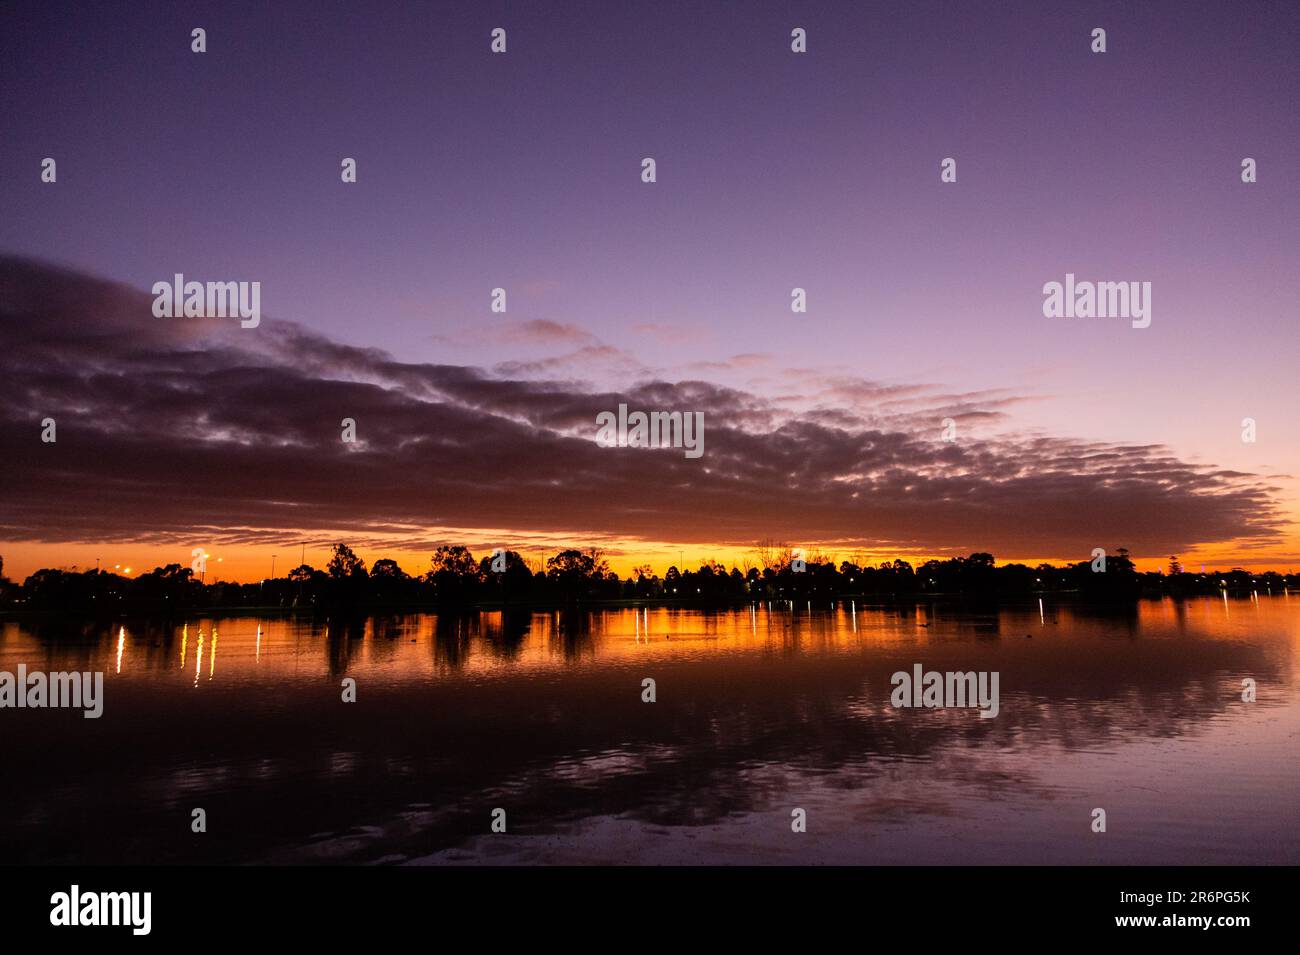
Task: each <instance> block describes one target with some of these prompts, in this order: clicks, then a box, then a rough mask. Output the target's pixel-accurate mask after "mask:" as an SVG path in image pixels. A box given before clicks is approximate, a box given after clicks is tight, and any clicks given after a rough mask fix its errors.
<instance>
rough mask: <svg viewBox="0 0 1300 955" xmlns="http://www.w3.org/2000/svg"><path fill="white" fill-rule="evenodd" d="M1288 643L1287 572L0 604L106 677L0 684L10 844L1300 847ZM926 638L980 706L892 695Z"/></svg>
mask: <svg viewBox="0 0 1300 955" xmlns="http://www.w3.org/2000/svg"><path fill="white" fill-rule="evenodd" d="M1298 641H1300V595H1298V596H1297V597H1296V598H1295V599H1292V598H1291V596H1290V595H1289V594H1280V595H1260V596H1258V597H1254V596H1252V597H1250V598H1248V599H1233V598H1226V599H1220V598H1195V599H1188V600H1185V601H1175V600H1172V599H1165V600H1158V601H1157V600H1151V601H1141V602H1137V603H1134V604H1131V605H1126V606H1123V607H1090V606H1086V605H1079V604H1073V605H1072V604H1070V603H1061V602H1057V601H1055V599H1053V600H1051V601H1048V602H1047V604H1046V605H1045V606H1043V607H1042V608H1040V607H1039V606H1038V604H1037V603H1036V602H1035V603H1033V604H1032V605H1023V606H1007V605H1005V604H1004V605H1001V606H999V605H976V604H962V603H956V602H953V603H943V602H935V601H929V602H919V603H918V602H913V601H908V602H906V603H902V604H894V605H888V606H881V605H878V604H877V605H872V606H867V605H863V604H860V603H856V604H855V603H851V602H835V603H834V604H831V603H829V602H823V603H822V604H821V605H820V606H819V605H812V606H807V605H803V606H791V605H789V604H776V603H773V604H770V605H769V604H766V603H764V604H761V605H755V606H751V607H745V608H742V609H736V610H727V611H703V610H693V609H680V608H663V607H649V608H622V607H620V608H612V609H593V610H590V611H585V610H584V611H563V612H560V611H557V612H528V611H510V612H505V613H503V612H481V613H478V612H475V613H470V614H461V615H453V614H443V615H435V614H409V615H401V614H397V615H389V616H373V617H369V618H359V619H338V618H336V619H327V618H316V619H312V618H308V617H298V618H291V617H284V616H267V617H258V616H231V617H222V616H208V617H195V618H192V619H189V620H186V621H175V622H166V623H164V622H162V621H148V620H132V619H124V620H120V621H114V622H113V623H112V624H111V625H110V624H103V623H101V624H75V623H74V624H70V623H68V622H66V621H50V620H43V621H37V620H35V619H26V620H13V619H11V620H7V621H3V622H0V670H6V671H10V672H17V668H18V666H19V664H25V665H26V666H27V668H28V670H29V671H31V670H42V671H47V672H53V671H65V670H81V671H86V670H92V671H103V673H104V709H103V715H102V717H101V718H99V719H84V718H83V717H82V714H81V712H80V711H79V710H31V709H22V710H18V709H4V710H0V726H2V727H3V732H2V735H0V752H2V753H3V756H4V765H5V785H4V786H3V787H0V813H2V814H0V820H2V821H0V853H2V854H3V856H2V857H3V859H4V861H5V862H8V863H19V862H24V863H26V862H53V863H83V862H90V863H122V862H145V863H192V862H200V863H201V862H216V863H291V864H292V863H367V864H368V863H424V864H466V863H468V864H483V863H505V864H519V863H542V864H546V863H651V864H658V863H667V864H676V863H684V864H700V863H703V864H718V863H721V864H735V863H745V864H768V863H777V864H942V863H963V864H984V863H990V864H991V863H1013V864H1014V863H1046V864H1052V863H1071V864H1202V863H1205V864H1211V863H1214V864H1262V863H1270V864H1275V863H1289V864H1295V863H1300V823H1298V822H1297V820H1298V819H1300V813H1298V810H1300V772H1298V771H1297V759H1296V757H1297V754H1298V752H1300V694H1298V693H1297V686H1300V668H1298V667H1300V665H1298V664H1297V652H1296V650H1297V646H1298ZM916 664H921V665H923V667H924V668H925V669H926V670H927V671H929V670H935V671H961V672H965V671H980V672H988V673H997V674H998V677H999V683H998V685H999V688H1000V701H999V708H998V714H997V716H996V717H995V718H982V717H981V715H980V713H979V712H978V711H977V710H975V709H971V708H899V707H895V706H893V705H891V692H892V686H891V675H892V674H893V673H895V672H897V671H904V672H908V673H910V672H911V671H912V670H913V667H914V666H915V665H916ZM647 678H649V679H653V680H654V681H655V682H654V694H655V700H654V702H644V701H643V680H646V679H647ZM345 679H352V680H355V681H356V684H355V685H356V702H344V701H343V695H344V689H343V683H344V680H345ZM1246 679H1251V680H1254V681H1255V682H1256V685H1257V698H1256V700H1255V701H1254V702H1244V701H1243V699H1242V693H1243V690H1242V681H1243V680H1246ZM196 808H197V809H202V810H204V813H205V814H206V832H202V833H195V832H192V831H191V820H192V818H193V816H192V813H193V810H195V809H196ZM497 809H501V810H504V825H505V831H504V832H494V831H493V830H492V822H493V818H494V817H493V811H494V810H497ZM1095 809H1104V810H1105V823H1106V831H1105V832H1094V831H1093V826H1094V821H1093V820H1094V810H1095ZM795 810H802V811H803V818H804V820H805V825H806V831H802V832H795V831H793V830H792V820H794V819H795V817H796V815H797V814H796V813H795ZM500 815H501V814H498V816H500Z"/></svg>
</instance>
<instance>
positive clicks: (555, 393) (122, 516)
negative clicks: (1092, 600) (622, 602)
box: [0, 259, 1282, 554]
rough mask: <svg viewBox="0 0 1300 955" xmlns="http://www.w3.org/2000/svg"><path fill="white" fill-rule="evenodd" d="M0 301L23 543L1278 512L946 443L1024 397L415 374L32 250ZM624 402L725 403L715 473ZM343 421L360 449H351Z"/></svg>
mask: <svg viewBox="0 0 1300 955" xmlns="http://www.w3.org/2000/svg"><path fill="white" fill-rule="evenodd" d="M0 293H3V294H0V303H3V304H2V305H0V376H3V378H4V380H5V381H6V383H7V385H8V387H9V394H10V395H11V396H14V400H13V401H11V402H8V403H7V404H5V405H4V406H3V407H0V467H3V478H4V485H5V488H6V501H5V505H6V506H5V509H4V512H3V517H0V521H2V522H3V523H0V536H4V537H6V538H11V539H25V540H34V541H47V542H57V541H77V540H106V539H112V540H117V541H121V542H124V543H127V542H145V541H147V542H151V543H172V544H177V545H184V546H188V545H189V544H190V543H191V542H192V541H191V539H192V536H193V534H194V531H195V528H196V527H202V528H205V531H204V533H205V539H210V540H213V541H214V542H215V541H220V542H222V543H242V544H253V543H259V542H269V541H274V540H276V539H278V538H280V537H282V535H283V530H282V529H283V528H285V527H286V521H288V522H291V523H292V527H293V529H294V530H296V531H298V530H300V531H302V532H303V533H304V535H324V534H329V533H337V534H340V535H348V536H350V538H351V539H352V540H353V541H354V543H358V544H361V545H365V546H368V544H366V542H370V541H373V542H376V543H377V544H379V542H387V543H388V544H389V546H393V547H396V548H400V549H404V550H409V549H423V548H425V547H428V546H430V545H433V544H435V543H437V542H436V541H434V540H431V539H430V538H431V536H432V535H431V532H430V531H429V528H430V527H433V526H459V527H478V528H494V527H505V528H508V529H509V530H510V531H511V532H514V533H518V534H520V535H524V536H527V535H537V534H548V533H550V534H564V535H581V536H582V537H583V538H584V539H586V538H588V537H590V536H592V535H609V534H612V535H621V537H622V538H623V539H637V538H640V539H645V540H676V541H683V542H708V543H716V544H727V543H731V544H740V545H744V546H748V545H749V544H751V543H752V541H753V539H754V536H755V531H754V528H756V527H761V528H763V529H764V532H765V533H766V534H769V535H771V536H773V537H776V538H789V539H799V540H804V541H815V540H828V541H830V540H833V541H838V542H841V544H842V546H845V547H852V546H856V544H861V543H864V542H870V543H871V545H872V546H875V547H881V548H883V547H889V546H900V545H901V546H905V547H906V548H907V549H908V550H911V551H915V550H935V551H942V550H948V549H952V548H961V547H968V546H969V542H970V541H972V540H976V541H979V545H980V546H981V547H983V548H987V549H991V550H992V551H993V552H995V553H1006V552H1012V553H1040V554H1041V553H1074V552H1078V550H1079V544H1078V542H1079V541H1081V540H1083V541H1097V540H1124V541H1126V543H1127V544H1128V546H1130V547H1131V548H1133V550H1134V551H1135V552H1151V553H1175V552H1179V551H1184V550H1187V549H1189V548H1190V547H1191V545H1193V544H1195V543H1197V542H1201V541H1220V540H1228V539H1238V540H1241V541H1243V546H1247V545H1249V544H1252V543H1254V544H1258V543H1260V542H1266V541H1270V540H1273V539H1274V538H1275V537H1276V536H1277V534H1278V532H1279V529H1280V528H1281V526H1282V524H1281V517H1280V516H1279V514H1278V512H1277V509H1276V507H1275V506H1274V504H1273V503H1272V500H1273V490H1272V489H1271V488H1270V487H1268V486H1267V485H1266V484H1265V483H1264V482H1262V481H1261V480H1260V479H1257V478H1256V477H1254V476H1252V475H1249V474H1243V473H1240V472H1235V471H1229V470H1224V469H1216V468H1213V467H1208V466H1202V465H1199V464H1192V463H1189V462H1187V461H1183V460H1180V459H1179V458H1177V457H1175V456H1174V455H1173V454H1172V453H1171V452H1170V451H1168V450H1167V449H1164V448H1161V447H1158V446H1145V445H1144V446H1137V445H1124V444H1116V443H1108V442H1089V441H1078V440H1072V439H1068V438H1064V437H1051V436H1043V435H1030V434H1023V433H1021V434H1018V435H1017V434H1014V433H1008V434H1005V435H1003V436H1000V437H999V436H990V437H988V438H987V439H984V440H975V439H969V440H964V441H961V442H957V443H955V444H946V443H943V442H939V441H937V440H936V433H937V428H938V422H939V421H940V420H941V419H942V418H943V417H954V418H956V419H958V420H960V421H975V420H985V419H987V420H1001V418H1002V417H1003V416H1004V415H1005V414H1006V413H1008V409H1011V408H1013V407H1014V406H1015V404H1016V403H1017V402H1018V401H1019V400H1021V399H1020V397H1019V396H1015V395H1007V394H1004V393H1002V392H996V391H988V392H977V393H970V394H964V395H957V394H952V393H949V392H948V391H946V390H945V389H943V388H940V387H932V386H923V385H887V384H881V383H878V382H870V381H863V380H860V379H853V378H845V377H834V378H830V379H825V380H823V381H822V382H821V384H820V385H819V386H818V390H816V391H809V390H808V389H807V388H805V387H804V384H801V383H800V382H806V380H812V379H798V378H796V379H794V380H793V381H792V382H791V384H793V385H795V386H796V389H795V390H797V391H799V399H798V400H797V401H796V400H794V399H790V400H786V399H783V398H781V397H765V396H764V395H762V394H759V393H756V392H751V391H746V390H743V389H739V388H733V387H727V386H724V385H720V384H715V383H711V382H709V381H704V380H698V379H688V380H682V381H665V380H660V379H659V378H657V377H655V376H654V375H653V374H649V375H644V376H643V375H627V376H625V377H624V379H623V380H626V381H628V382H629V384H628V386H627V387H626V388H624V389H622V390H621V391H620V392H618V393H615V392H612V391H608V390H600V389H598V388H596V387H594V386H591V385H587V384H584V383H582V382H580V381H574V380H572V376H571V369H572V367H573V366H572V362H571V361H568V360H562V361H560V362H559V363H558V364H554V366H553V367H552V366H550V365H547V364H546V361H548V360H542V363H541V364H540V365H538V363H537V362H533V363H531V364H530V365H528V367H525V366H524V365H523V364H520V365H518V366H503V367H502V368H499V369H497V370H495V371H488V370H485V369H481V368H475V367H460V366H454V365H431V364H412V363H407V362H402V361H398V360H396V359H394V358H393V357H392V356H390V355H387V354H385V353H382V352H379V351H376V350H374V349H366V348H356V347H352V346H347V345H342V344H339V343H336V342H332V341H329V340H328V339H325V338H322V337H320V336H319V335H316V334H314V333H311V332H309V331H307V330H306V329H304V328H302V327H299V326H297V325H294V324H292V323H289V322H284V321H276V320H271V319H268V320H267V321H264V322H263V323H262V325H261V326H260V327H259V328H258V329H257V330H256V331H249V330H244V329H240V328H238V326H237V325H233V324H231V323H221V322H211V321H202V320H191V321H187V320H175V321H162V320H158V319H154V318H153V317H152V315H151V312H150V303H151V299H150V297H149V296H148V295H147V294H145V293H141V292H134V291H131V290H128V289H125V288H123V287H121V286H116V285H111V284H108V283H103V282H99V281H96V280H92V279H88V278H85V277H83V276H80V275H76V274H74V273H69V272H64V271H59V270H57V269H53V268H49V267H44V266H37V265H33V264H30V263H25V262H21V261H17V260H13V259H6V260H3V261H0ZM525 331H526V332H527V334H530V335H542V336H543V337H550V338H552V339H554V338H557V337H558V338H561V339H562V338H566V337H568V338H572V337H573V336H574V335H580V334H581V333H580V332H579V331H577V330H574V329H572V328H570V327H568V326H561V325H547V324H545V323H540V324H539V323H531V324H529V325H528V327H527V328H526V329H525ZM606 348H607V346H601V345H586V346H584V347H583V348H581V349H579V352H578V355H579V356H581V357H585V358H597V357H602V356H604V352H605V350H606ZM573 357H574V356H569V358H573ZM606 357H607V356H606ZM738 357H739V356H738ZM807 374H808V375H811V374H813V370H809V371H808V372H807ZM539 376H540V377H539ZM37 395H39V396H40V400H39V408H36V407H35V406H33V405H32V404H31V403H30V400H29V396H37ZM621 401H625V402H627V403H629V405H630V406H632V407H642V408H652V409H654V408H677V409H683V408H684V409H697V410H703V411H704V412H705V414H706V416H707V417H706V420H707V427H708V437H707V454H706V457H705V458H704V459H703V462H702V463H703V466H704V467H707V469H708V470H707V479H705V478H704V477H703V476H704V474H705V472H704V471H702V470H701V466H700V465H701V462H697V461H691V460H687V459H685V458H683V457H682V456H681V455H670V454H656V453H653V452H647V453H644V454H640V453H611V452H610V451H609V449H604V448H600V447H598V446H597V445H596V444H595V443H594V441H593V440H592V437H593V434H594V420H595V414H596V413H597V412H598V411H603V410H609V409H612V408H616V407H617V406H618V404H619V403H620V402H621ZM37 411H39V412H40V415H36V412H37ZM44 415H50V416H53V417H55V418H56V419H58V420H60V421H61V422H62V421H63V420H64V419H65V418H66V419H68V420H71V421H75V422H76V429H75V431H74V432H73V434H74V436H73V437H69V438H67V439H66V440H63V441H60V442H59V443H58V445H57V451H51V450H50V448H49V447H46V446H43V445H41V444H40V443H39V442H37V441H34V440H32V437H31V436H32V431H31V428H32V421H33V420H34V419H35V420H39V417H41V416H44ZM345 415H346V416H348V417H352V418H355V419H356V420H357V422H358V424H359V429H360V434H361V437H362V440H363V442H364V447H363V448H361V449H360V450H357V448H358V447H360V446H353V449H352V451H351V452H350V453H349V451H348V446H344V445H343V444H342V443H341V442H340V441H339V439H338V435H339V431H338V427H339V424H338V423H339V420H340V419H341V417H343V416H345ZM34 416H35V418H34ZM52 453H57V455H58V458H59V467H58V468H57V469H51V468H50V466H49V460H50V458H49V456H50V454H52ZM194 475H209V476H212V475H219V476H220V477H219V479H204V480H195V479H194V477H193V476H194ZM470 475H472V480H470V479H467V476H470ZM69 500H76V501H78V502H80V506H78V507H77V508H74V509H70V508H68V506H67V502H68V501H69ZM593 502H598V504H599V506H598V507H596V508H593ZM868 504H869V506H867V505H868ZM1006 514H1014V515H1015V519H1014V520H1005V519H1002V518H1001V517H999V515H1006ZM995 518H996V519H995ZM380 546H382V544H380Z"/></svg>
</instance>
